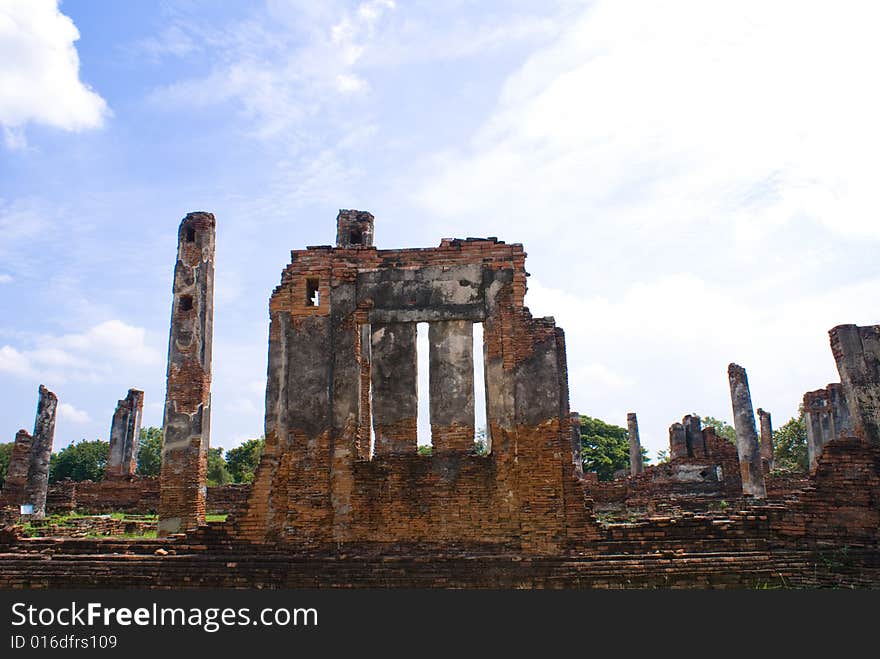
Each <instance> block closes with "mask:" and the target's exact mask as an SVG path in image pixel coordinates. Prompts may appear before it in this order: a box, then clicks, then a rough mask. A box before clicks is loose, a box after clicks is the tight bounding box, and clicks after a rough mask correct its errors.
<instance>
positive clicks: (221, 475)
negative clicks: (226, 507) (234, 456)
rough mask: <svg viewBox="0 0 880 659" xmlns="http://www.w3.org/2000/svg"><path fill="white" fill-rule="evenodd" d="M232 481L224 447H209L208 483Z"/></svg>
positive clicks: (219, 483) (220, 483) (217, 483)
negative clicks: (224, 454)
mask: <svg viewBox="0 0 880 659" xmlns="http://www.w3.org/2000/svg"><path fill="white" fill-rule="evenodd" d="M231 482H232V476H231V475H230V473H229V470H228V469H227V467H226V458H224V457H223V449H222V448H219V447H218V448H209V449H208V485H226V484H227V483H231Z"/></svg>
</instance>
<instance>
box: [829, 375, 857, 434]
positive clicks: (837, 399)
mask: <svg viewBox="0 0 880 659" xmlns="http://www.w3.org/2000/svg"><path fill="white" fill-rule="evenodd" d="M825 390H826V391H827V392H828V406H829V407H830V410H831V438H832V439H836V438H837V437H840V436H841V435H851V434H852V430H853V428H852V420H851V418H850V415H849V407H848V406H847V403H846V394H844V393H843V385H842V384H840V383H839V382H834V383H831V384H829V385H828V386H827V387H826V388H825Z"/></svg>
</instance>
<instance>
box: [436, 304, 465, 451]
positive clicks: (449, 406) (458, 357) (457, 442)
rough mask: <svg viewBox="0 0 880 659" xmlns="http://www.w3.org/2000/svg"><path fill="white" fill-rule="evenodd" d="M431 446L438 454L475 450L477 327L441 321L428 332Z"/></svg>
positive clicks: (459, 321)
mask: <svg viewBox="0 0 880 659" xmlns="http://www.w3.org/2000/svg"><path fill="white" fill-rule="evenodd" d="M428 343H429V345H430V349H429V360H428V361H429V365H430V366H429V368H430V371H429V381H430V409H431V443H432V444H433V445H434V451H435V452H438V453H443V452H448V451H469V450H471V449H473V447H474V430H475V428H474V324H473V323H472V322H471V321H467V320H450V321H438V322H433V323H431V324H430V326H429V329H428Z"/></svg>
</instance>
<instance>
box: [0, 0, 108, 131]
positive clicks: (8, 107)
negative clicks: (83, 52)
mask: <svg viewBox="0 0 880 659" xmlns="http://www.w3.org/2000/svg"><path fill="white" fill-rule="evenodd" d="M77 39H79V31H78V30H77V29H76V26H75V25H74V24H73V21H72V20H71V19H70V18H69V17H68V16H65V15H64V14H62V13H61V12H60V10H59V9H58V4H57V2H56V1H55V0H6V1H5V2H4V3H3V5H2V6H0V90H2V93H0V124H2V125H3V127H4V141H5V143H6V145H7V147H9V148H23V146H24V145H25V141H24V133H23V132H22V131H21V127H22V126H24V125H25V124H27V123H28V122H35V123H40V124H45V125H49V126H54V127H56V128H61V129H63V130H69V131H79V130H82V129H86V128H96V127H99V126H101V125H102V124H103V122H104V119H105V117H106V116H107V115H108V113H109V110H108V108H107V104H106V102H105V101H104V99H103V98H101V97H100V96H99V95H98V94H97V93H95V92H94V91H93V90H92V89H91V88H90V87H89V86H88V85H87V84H85V83H83V82H82V81H81V80H80V78H79V56H78V54H77V51H76V48H75V46H74V42H75V41H76V40H77Z"/></svg>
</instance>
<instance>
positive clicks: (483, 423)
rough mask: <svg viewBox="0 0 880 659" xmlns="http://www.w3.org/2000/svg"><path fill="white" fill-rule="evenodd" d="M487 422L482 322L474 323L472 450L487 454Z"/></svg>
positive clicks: (488, 447)
mask: <svg viewBox="0 0 880 659" xmlns="http://www.w3.org/2000/svg"><path fill="white" fill-rule="evenodd" d="M491 449H492V443H491V441H490V440H489V423H488V418H487V415H486V369H485V366H484V364H483V323H474V452H475V453H476V454H477V455H488V454H489V453H490V452H491Z"/></svg>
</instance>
